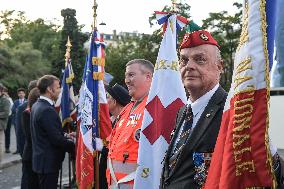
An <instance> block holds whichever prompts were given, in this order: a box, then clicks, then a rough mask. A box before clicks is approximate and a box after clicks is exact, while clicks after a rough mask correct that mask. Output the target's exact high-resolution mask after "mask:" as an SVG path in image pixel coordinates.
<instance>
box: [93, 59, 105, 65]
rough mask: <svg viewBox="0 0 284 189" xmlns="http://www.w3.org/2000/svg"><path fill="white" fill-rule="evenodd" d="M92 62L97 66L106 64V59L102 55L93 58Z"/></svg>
mask: <svg viewBox="0 0 284 189" xmlns="http://www.w3.org/2000/svg"><path fill="white" fill-rule="evenodd" d="M92 63H93V65H97V66H102V67H104V66H105V59H104V58H100V57H93V58H92Z"/></svg>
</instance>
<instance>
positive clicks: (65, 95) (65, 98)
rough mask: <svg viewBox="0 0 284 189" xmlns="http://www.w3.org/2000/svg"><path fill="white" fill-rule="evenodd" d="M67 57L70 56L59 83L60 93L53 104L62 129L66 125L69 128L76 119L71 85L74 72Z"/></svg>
mask: <svg viewBox="0 0 284 189" xmlns="http://www.w3.org/2000/svg"><path fill="white" fill-rule="evenodd" d="M69 56H70V54H68V57H67V58H66V63H65V69H64V73H63V78H62V81H61V92H60V94H59V97H58V100H57V101H56V103H55V108H56V110H57V111H58V112H59V115H60V117H61V122H62V127H65V126H66V125H67V124H70V125H69V126H71V125H72V122H73V121H76V118H77V112H76V106H75V104H76V103H75V96H74V91H73V84H72V81H73V79H74V72H73V69H72V65H71V59H70V57H69ZM68 129H70V128H68Z"/></svg>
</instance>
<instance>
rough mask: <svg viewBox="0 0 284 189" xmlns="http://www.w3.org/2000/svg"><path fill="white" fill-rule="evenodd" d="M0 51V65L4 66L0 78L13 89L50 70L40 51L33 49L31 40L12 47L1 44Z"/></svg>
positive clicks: (25, 84)
mask: <svg viewBox="0 0 284 189" xmlns="http://www.w3.org/2000/svg"><path fill="white" fill-rule="evenodd" d="M0 52H1V56H0V65H1V68H4V69H1V71H0V80H1V82H3V84H4V85H6V86H8V87H9V88H10V89H13V90H14V91H15V90H16V89H17V88H18V87H20V86H21V87H26V86H27V85H28V83H29V81H31V80H34V79H36V78H38V77H40V76H42V75H44V74H47V73H48V72H49V70H50V65H49V64H47V63H46V61H45V60H44V59H43V56H42V52H41V51H39V50H37V49H34V48H33V45H32V43H31V42H22V43H19V44H17V45H16V46H14V47H12V48H10V47H8V46H7V45H1V47H0ZM2 66H3V67H2Z"/></svg>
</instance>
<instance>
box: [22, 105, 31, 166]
mask: <svg viewBox="0 0 284 189" xmlns="http://www.w3.org/2000/svg"><path fill="white" fill-rule="evenodd" d="M30 115H31V113H30V110H29V109H26V110H25V111H24V112H23V113H22V127H23V132H24V135H25V138H26V141H25V146H24V151H23V156H22V160H23V161H30V162H31V161H32V137H31V129H30Z"/></svg>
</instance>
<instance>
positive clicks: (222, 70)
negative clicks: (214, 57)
mask: <svg viewBox="0 0 284 189" xmlns="http://www.w3.org/2000/svg"><path fill="white" fill-rule="evenodd" d="M224 66H225V64H224V60H220V61H219V62H218V69H219V70H220V73H221V74H223V73H224Z"/></svg>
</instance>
